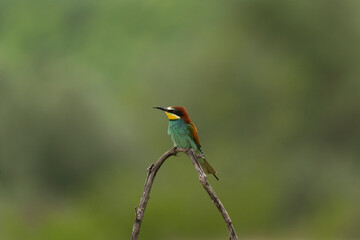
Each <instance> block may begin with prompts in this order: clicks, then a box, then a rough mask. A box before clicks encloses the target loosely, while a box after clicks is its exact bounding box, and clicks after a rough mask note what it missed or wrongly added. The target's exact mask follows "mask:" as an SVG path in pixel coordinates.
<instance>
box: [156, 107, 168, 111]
mask: <svg viewBox="0 0 360 240" xmlns="http://www.w3.org/2000/svg"><path fill="white" fill-rule="evenodd" d="M153 108H156V109H160V110H163V111H165V112H166V111H167V109H166V108H164V107H153Z"/></svg>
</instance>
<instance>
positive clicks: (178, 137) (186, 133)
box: [154, 106, 219, 180]
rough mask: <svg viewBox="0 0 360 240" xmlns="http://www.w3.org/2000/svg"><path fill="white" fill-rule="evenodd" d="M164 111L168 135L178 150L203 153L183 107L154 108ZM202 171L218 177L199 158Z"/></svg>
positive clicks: (204, 160) (194, 128)
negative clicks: (166, 118) (167, 123)
mask: <svg viewBox="0 0 360 240" xmlns="http://www.w3.org/2000/svg"><path fill="white" fill-rule="evenodd" d="M154 108H156V109H160V110H163V111H165V114H166V115H167V117H168V118H169V128H168V134H169V135H170V136H171V139H172V141H173V142H174V145H175V146H176V147H179V148H192V149H193V150H194V151H195V152H197V153H201V154H202V155H203V156H204V153H203V151H202V149H201V145H200V141H199V136H198V133H197V130H196V127H195V125H194V123H192V122H191V120H190V117H189V115H188V113H187V111H186V109H185V108H184V107H180V106H170V107H167V108H164V107H154ZM199 161H200V164H201V167H202V169H203V170H204V172H205V173H207V174H213V175H214V176H215V178H216V179H217V180H219V179H218V177H217V176H216V175H215V174H216V171H215V169H214V168H213V167H212V166H211V165H210V164H209V163H208V161H206V159H205V157H204V159H202V158H199Z"/></svg>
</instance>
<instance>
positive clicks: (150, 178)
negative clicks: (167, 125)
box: [131, 147, 238, 240]
mask: <svg viewBox="0 0 360 240" xmlns="http://www.w3.org/2000/svg"><path fill="white" fill-rule="evenodd" d="M178 152H184V153H186V154H187V155H188V157H189V158H190V159H191V161H192V163H193V165H194V167H195V170H196V171H197V173H198V176H199V180H200V182H201V184H202V185H203V187H204V188H205V190H206V192H207V193H208V194H209V196H210V198H211V200H212V201H213V203H214V204H215V205H216V207H217V208H218V210H219V211H220V213H221V215H222V217H223V218H224V220H225V223H226V226H227V228H228V231H229V236H230V239H231V240H238V237H237V235H236V233H235V229H234V226H233V224H232V222H231V219H230V216H229V214H228V213H227V211H226V209H225V207H224V205H223V204H222V203H221V201H220V199H219V198H218V197H217V196H216V193H215V191H214V189H213V188H212V187H211V185H210V184H209V182H208V180H207V177H206V174H205V172H204V171H203V170H202V168H201V166H200V163H199V161H198V158H199V156H198V155H197V154H196V153H195V152H194V151H193V150H192V149H182V148H176V147H174V148H172V149H170V150H169V151H167V152H166V153H164V154H163V155H162V156H161V157H160V158H159V160H158V161H157V162H156V163H155V164H151V165H150V167H149V168H148V169H147V171H148V173H147V177H146V181H145V187H144V192H143V194H142V197H141V200H140V204H139V207H138V208H135V222H134V226H133V229H132V234H131V240H137V239H138V237H139V232H140V227H141V223H142V220H143V217H144V214H145V209H146V204H147V202H148V200H149V198H150V191H151V187H152V184H153V182H154V178H155V176H156V173H157V172H158V171H159V169H160V167H161V165H162V164H163V163H164V162H165V160H166V159H167V158H169V157H170V156H173V155H176V154H177V153H178Z"/></svg>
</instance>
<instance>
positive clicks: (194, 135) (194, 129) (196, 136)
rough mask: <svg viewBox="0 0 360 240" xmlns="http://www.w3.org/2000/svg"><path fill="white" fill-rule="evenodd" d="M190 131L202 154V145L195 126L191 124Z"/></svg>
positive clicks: (189, 125)
mask: <svg viewBox="0 0 360 240" xmlns="http://www.w3.org/2000/svg"><path fill="white" fill-rule="evenodd" d="M188 129H189V131H190V133H191V135H192V138H193V139H194V140H195V143H196V145H197V147H198V148H199V150H200V151H201V152H202V150H201V145H200V140H199V135H198V133H197V130H196V127H195V125H194V124H193V123H189V124H188Z"/></svg>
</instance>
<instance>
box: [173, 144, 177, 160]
mask: <svg viewBox="0 0 360 240" xmlns="http://www.w3.org/2000/svg"><path fill="white" fill-rule="evenodd" d="M176 149H178V147H177V146H174V147H173V150H174V152H175V153H174V157H177V156H178V155H177V154H178V152H177V151H176Z"/></svg>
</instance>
